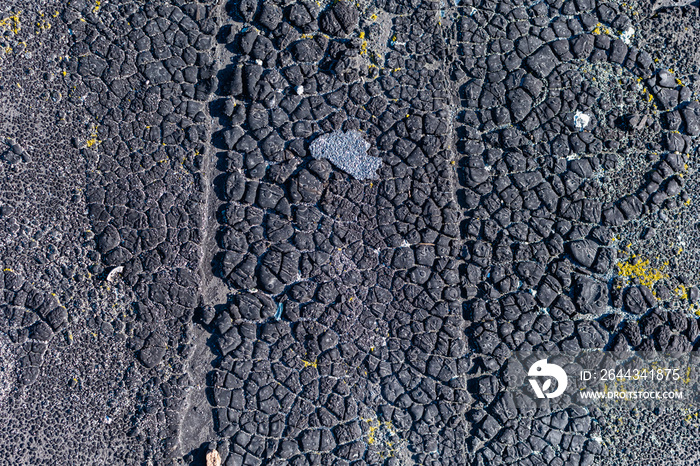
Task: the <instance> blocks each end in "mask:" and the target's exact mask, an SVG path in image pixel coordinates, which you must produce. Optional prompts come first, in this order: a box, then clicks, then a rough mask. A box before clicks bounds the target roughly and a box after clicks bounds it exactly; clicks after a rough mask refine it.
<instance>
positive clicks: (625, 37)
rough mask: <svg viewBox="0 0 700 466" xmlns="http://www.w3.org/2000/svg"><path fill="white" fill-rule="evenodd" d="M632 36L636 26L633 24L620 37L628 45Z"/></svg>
mask: <svg viewBox="0 0 700 466" xmlns="http://www.w3.org/2000/svg"><path fill="white" fill-rule="evenodd" d="M632 37H634V28H633V27H632V26H630V27H628V28H627V29H626V30H625V31H624V32H623V33H622V34H620V39H622V42H624V43H625V44H627V45H630V43H631V42H632Z"/></svg>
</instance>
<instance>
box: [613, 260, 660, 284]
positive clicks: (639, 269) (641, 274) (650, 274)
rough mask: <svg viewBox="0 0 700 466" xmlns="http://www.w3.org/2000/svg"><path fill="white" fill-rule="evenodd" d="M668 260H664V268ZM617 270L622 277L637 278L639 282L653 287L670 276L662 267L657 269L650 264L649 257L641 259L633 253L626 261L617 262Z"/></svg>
mask: <svg viewBox="0 0 700 466" xmlns="http://www.w3.org/2000/svg"><path fill="white" fill-rule="evenodd" d="M667 265H668V262H664V268H665V267H666V266H667ZM617 272H618V275H619V276H621V277H625V278H628V279H632V278H636V279H637V280H639V282H640V283H641V284H642V285H644V286H646V287H647V288H649V289H651V288H652V287H653V286H654V284H656V282H658V281H659V280H663V279H664V278H668V275H666V274H665V273H663V271H662V269H661V270H660V269H655V268H654V267H652V266H651V265H650V261H649V259H639V258H637V257H636V256H635V255H632V256H631V257H630V258H629V259H627V260H626V261H622V262H618V263H617Z"/></svg>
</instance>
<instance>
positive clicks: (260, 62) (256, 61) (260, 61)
mask: <svg viewBox="0 0 700 466" xmlns="http://www.w3.org/2000/svg"><path fill="white" fill-rule="evenodd" d="M255 63H257V64H258V65H260V66H262V64H263V61H262V60H260V59H259V58H258V59H257V60H255Z"/></svg>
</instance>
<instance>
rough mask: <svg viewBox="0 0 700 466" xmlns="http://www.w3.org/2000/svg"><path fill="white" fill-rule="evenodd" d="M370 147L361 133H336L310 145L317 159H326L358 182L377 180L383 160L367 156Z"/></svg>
mask: <svg viewBox="0 0 700 466" xmlns="http://www.w3.org/2000/svg"><path fill="white" fill-rule="evenodd" d="M369 147H370V145H369V143H368V142H367V141H365V140H364V138H363V137H362V133H360V132H359V131H348V132H343V131H335V132H333V133H330V134H324V135H322V136H319V137H318V138H316V139H315V140H314V141H313V142H312V143H311V144H309V150H310V151H311V155H312V156H313V157H314V158H315V159H326V160H328V161H330V162H331V163H332V164H333V165H335V166H336V167H337V168H339V169H341V170H343V171H344V172H345V173H348V174H350V175H352V176H353V177H354V178H357V179H358V180H366V179H376V178H377V170H378V169H379V167H381V166H382V161H381V159H379V158H377V157H372V156H369V155H367V149H369Z"/></svg>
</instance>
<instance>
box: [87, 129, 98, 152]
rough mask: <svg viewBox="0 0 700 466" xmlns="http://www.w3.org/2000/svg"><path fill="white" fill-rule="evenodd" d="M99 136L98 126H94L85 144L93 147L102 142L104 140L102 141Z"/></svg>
mask: <svg viewBox="0 0 700 466" xmlns="http://www.w3.org/2000/svg"><path fill="white" fill-rule="evenodd" d="M97 136H98V135H97V126H94V127H93V128H92V129H91V131H90V136H89V137H88V139H87V141H85V145H86V146H87V147H90V148H91V147H93V146H95V145H97V144H100V143H101V142H102V141H100V140H99V139H98V138H97Z"/></svg>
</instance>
